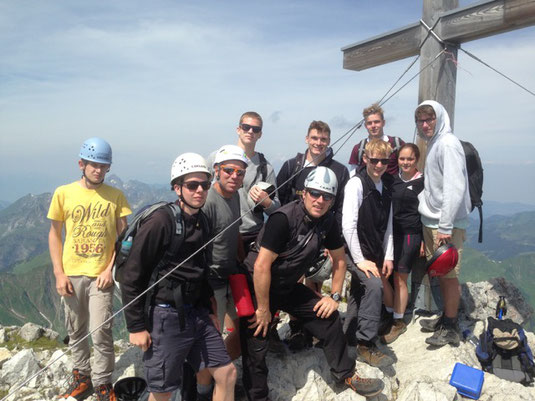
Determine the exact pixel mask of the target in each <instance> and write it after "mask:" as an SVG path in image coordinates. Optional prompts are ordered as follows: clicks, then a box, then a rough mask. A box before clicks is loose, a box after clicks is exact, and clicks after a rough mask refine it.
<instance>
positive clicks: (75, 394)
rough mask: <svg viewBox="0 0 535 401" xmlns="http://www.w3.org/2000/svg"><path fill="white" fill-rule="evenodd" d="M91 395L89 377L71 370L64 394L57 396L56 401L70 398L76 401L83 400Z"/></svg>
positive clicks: (91, 387) (91, 388) (91, 389)
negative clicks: (70, 376)
mask: <svg viewBox="0 0 535 401" xmlns="http://www.w3.org/2000/svg"><path fill="white" fill-rule="evenodd" d="M91 394H93V384H92V383H91V378H90V377H89V376H86V375H83V374H81V373H80V371H79V370H78V369H73V370H72V378H71V381H70V383H69V387H67V390H65V393H63V394H61V395H60V396H58V399H61V398H65V399H66V398H69V397H72V398H74V399H76V400H78V401H81V400H85V399H86V398H87V397H89V396H90V395H91Z"/></svg>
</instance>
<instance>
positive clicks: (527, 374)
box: [476, 317, 535, 386]
mask: <svg viewBox="0 0 535 401" xmlns="http://www.w3.org/2000/svg"><path fill="white" fill-rule="evenodd" d="M476 355H477V359H478V360H479V362H480V363H481V367H482V368H483V370H484V371H486V372H489V373H493V374H495V375H496V376H498V377H500V378H502V379H506V380H509V381H512V382H517V383H522V384H523V385H525V386H527V385H529V384H530V383H532V382H533V377H534V374H535V364H534V362H533V353H532V352H531V349H530V347H529V345H528V341H527V339H526V334H525V333H524V329H522V326H520V325H519V324H518V323H515V322H513V321H512V320H511V319H504V320H498V319H495V318H493V317H489V318H488V325H487V330H486V331H484V332H483V333H482V334H481V336H480V340H479V344H478V346H477V348H476Z"/></svg>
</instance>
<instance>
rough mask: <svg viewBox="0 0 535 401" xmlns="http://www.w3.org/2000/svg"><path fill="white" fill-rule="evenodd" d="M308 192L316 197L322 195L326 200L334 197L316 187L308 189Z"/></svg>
mask: <svg viewBox="0 0 535 401" xmlns="http://www.w3.org/2000/svg"><path fill="white" fill-rule="evenodd" d="M307 192H308V194H309V195H310V196H311V197H312V198H314V199H318V198H319V197H320V196H322V197H323V200H324V201H326V202H328V201H330V200H333V199H334V195H331V194H326V193H325V192H320V191H316V190H315V189H307Z"/></svg>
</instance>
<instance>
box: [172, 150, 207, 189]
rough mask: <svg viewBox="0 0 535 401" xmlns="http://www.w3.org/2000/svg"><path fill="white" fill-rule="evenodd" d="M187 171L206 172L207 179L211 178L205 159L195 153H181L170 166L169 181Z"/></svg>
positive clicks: (187, 172)
mask: <svg viewBox="0 0 535 401" xmlns="http://www.w3.org/2000/svg"><path fill="white" fill-rule="evenodd" d="M189 173H206V174H208V180H210V179H211V178H212V174H210V171H209V170H208V166H207V164H206V160H204V157H202V156H201V155H199V154H197V153H182V154H181V155H180V156H178V157H177V158H176V159H175V161H174V162H173V165H172V166H171V182H173V181H174V180H175V179H177V178H178V177H182V176H184V175H186V174H189Z"/></svg>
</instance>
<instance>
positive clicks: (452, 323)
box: [444, 315, 457, 328]
mask: <svg viewBox="0 0 535 401" xmlns="http://www.w3.org/2000/svg"><path fill="white" fill-rule="evenodd" d="M444 326H446V327H449V328H455V327H456V326H457V317H447V316H446V315H444Z"/></svg>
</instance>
